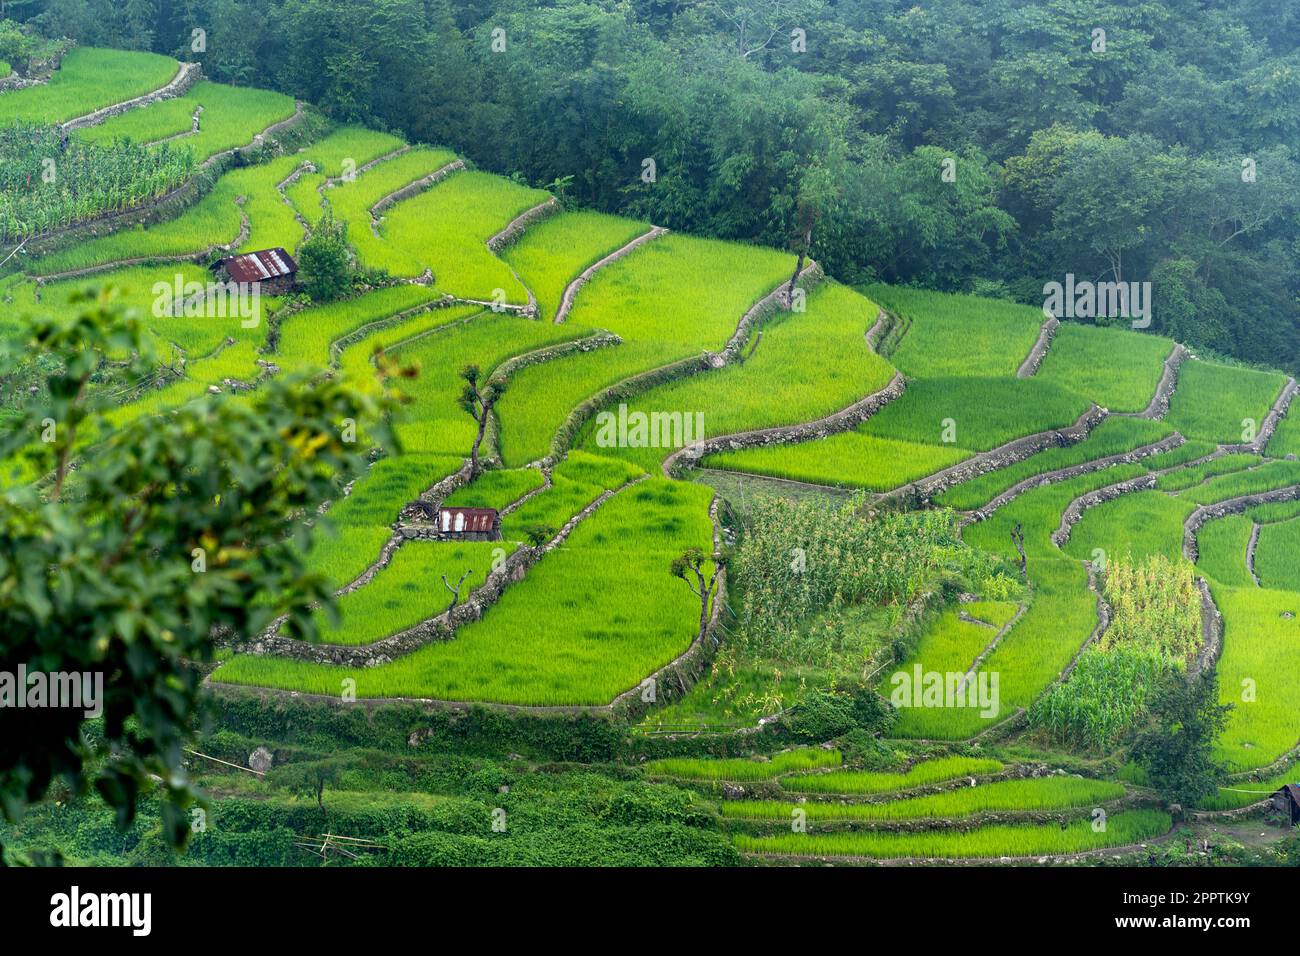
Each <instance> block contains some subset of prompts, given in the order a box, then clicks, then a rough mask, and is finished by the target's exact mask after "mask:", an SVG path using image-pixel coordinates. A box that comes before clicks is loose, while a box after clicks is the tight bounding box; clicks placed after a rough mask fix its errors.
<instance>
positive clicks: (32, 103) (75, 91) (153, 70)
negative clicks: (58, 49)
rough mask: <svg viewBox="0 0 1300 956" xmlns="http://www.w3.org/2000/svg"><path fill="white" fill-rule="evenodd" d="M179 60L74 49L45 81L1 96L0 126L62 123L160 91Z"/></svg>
mask: <svg viewBox="0 0 1300 956" xmlns="http://www.w3.org/2000/svg"><path fill="white" fill-rule="evenodd" d="M179 68H180V64H179V63H177V62H176V61H175V60H173V59H172V58H171V57H168V56H159V55H158V54H155V53H136V52H129V51H126V50H109V49H102V48H99V47H75V48H74V49H72V50H69V51H68V52H67V54H66V55H65V56H64V57H63V60H62V63H61V65H60V67H59V69H58V70H56V71H55V72H54V75H53V76H51V77H50V80H49V82H48V83H44V84H42V85H39V86H30V87H28V88H27V89H23V90H13V91H10V92H7V93H5V94H4V95H3V96H0V126H10V125H12V124H13V123H15V122H17V121H19V120H23V121H26V122H29V123H66V122H67V121H68V120H71V119H75V118H76V117H78V116H85V115H86V114H88V113H93V112H95V111H96V110H99V109H103V108H104V107H105V106H112V105H113V104H114V103H121V102H124V101H126V100H130V99H134V98H135V97H137V96H144V95H145V94H146V93H152V92H153V91H154V90H158V89H162V88H163V87H164V86H166V85H167V84H168V83H170V82H171V80H172V78H173V77H174V76H175V75H176V71H177V70H178V69H179Z"/></svg>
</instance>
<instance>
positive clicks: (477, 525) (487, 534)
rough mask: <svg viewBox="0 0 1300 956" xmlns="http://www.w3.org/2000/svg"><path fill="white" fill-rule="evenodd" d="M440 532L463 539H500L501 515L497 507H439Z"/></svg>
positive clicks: (449, 536) (438, 521)
mask: <svg viewBox="0 0 1300 956" xmlns="http://www.w3.org/2000/svg"><path fill="white" fill-rule="evenodd" d="M437 523H438V533H439V534H441V535H444V536H446V537H448V538H457V539H460V540H463V541H500V540H501V515H500V514H498V513H497V510H496V509H495V508H448V507H443V508H439V509H438V517H437Z"/></svg>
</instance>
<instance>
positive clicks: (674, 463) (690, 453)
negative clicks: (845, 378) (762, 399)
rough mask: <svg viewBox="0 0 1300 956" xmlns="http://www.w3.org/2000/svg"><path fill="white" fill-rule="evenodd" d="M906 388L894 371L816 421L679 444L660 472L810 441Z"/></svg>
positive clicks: (860, 418)
mask: <svg viewBox="0 0 1300 956" xmlns="http://www.w3.org/2000/svg"><path fill="white" fill-rule="evenodd" d="M906 388H907V380H906V379H904V378H903V375H902V373H901V372H895V373H894V377H893V379H891V380H890V382H889V384H888V385H886V386H885V387H884V388H882V389H880V390H879V391H877V392H873V393H872V394H870V395H868V396H867V397H866V398H864V399H862V400H860V401H858V402H855V403H853V404H852V405H850V406H849V407H848V408H844V409H841V410H840V411H838V412H835V413H834V414H831V415H827V416H826V417H825V418H819V419H817V420H816V421H811V422H802V423H800V424H798V425H781V426H776V427H773V428H761V429H756V430H754V431H748V432H738V433H736V434H734V435H719V436H718V437H716V438H708V439H705V440H704V441H702V442H696V443H695V444H693V445H689V446H687V447H686V448H679V449H678V450H677V451H675V452H673V453H672V454H671V455H669V456H668V458H666V459H665V460H664V463H663V473H664V475H666V476H667V477H669V478H674V477H678V475H679V474H680V473H681V471H683V470H684V469H686V468H689V467H690V466H691V465H693V464H694V463H695V462H697V461H699V460H700V459H702V458H704V457H705V456H706V455H713V454H716V453H718V452H723V451H739V450H740V449H742V448H756V447H762V446H765V445H780V444H791V443H796V442H805V441H812V440H815V439H819V438H825V437H827V436H828V435H834V434H836V433H837V432H842V431H847V430H848V429H850V428H853V427H854V426H855V425H858V424H860V423H861V422H864V421H866V420H867V419H869V418H870V417H871V416H872V415H874V414H876V412H878V411H879V410H880V409H881V408H883V407H884V406H885V405H887V404H889V403H890V402H892V401H894V400H895V399H897V398H898V397H899V396H900V395H902V394H903V392H904V391H905V390H906Z"/></svg>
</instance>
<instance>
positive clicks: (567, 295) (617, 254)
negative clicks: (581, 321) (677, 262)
mask: <svg viewBox="0 0 1300 956" xmlns="http://www.w3.org/2000/svg"><path fill="white" fill-rule="evenodd" d="M667 232H668V230H667V229H665V228H664V227H663V226H651V227H650V229H649V230H648V231H646V232H643V233H642V234H641V235H639V236H637V237H636V238H635V239H633V240H632V241H631V242H628V243H625V244H624V245H622V246H619V247H618V248H617V249H615V250H614V251H613V252H611V253H610V254H609V255H607V256H604V257H602V258H600V259H598V260H596V261H595V262H593V263H592V264H591V265H589V266H587V268H585V269H583V270H582V272H580V273H579V274H578V276H577V278H575V279H573V281H571V282H570V283H569V284H568V285H567V286H565V287H564V294H563V295H562V296H561V297H560V304H559V306H558V307H557V308H556V310H555V318H554V319H553V320H552V321H553V322H554V323H555V324H556V325H559V324H560V323H561V322H563V321H564V320H565V319H566V318H568V316H569V313H570V312H571V311H572V310H573V300H574V299H576V298H577V296H578V292H579V290H581V289H582V287H583V286H584V285H586V284H587V283H588V282H590V281H591V277H592V276H594V275H595V274H596V273H597V272H599V271H600V270H601V269H603V268H605V266H607V265H609V264H610V263H611V262H615V261H617V260H619V259H621V258H623V257H624V256H625V255H627V254H628V253H630V252H632V251H634V250H635V249H637V248H639V247H640V246H643V245H645V244H646V243H647V242H650V241H651V240H652V239H658V238H659V237H660V236H662V235H664V234H666V233H667Z"/></svg>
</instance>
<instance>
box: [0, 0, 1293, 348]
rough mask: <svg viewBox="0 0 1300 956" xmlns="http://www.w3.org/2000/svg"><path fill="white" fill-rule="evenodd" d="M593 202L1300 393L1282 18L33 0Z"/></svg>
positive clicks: (78, 24) (1289, 103) (81, 32)
mask: <svg viewBox="0 0 1300 956" xmlns="http://www.w3.org/2000/svg"><path fill="white" fill-rule="evenodd" d="M7 7H8V15H10V16H14V17H16V18H18V19H20V20H26V21H31V22H33V23H34V24H35V25H36V26H37V27H38V28H39V29H40V30H41V31H42V32H44V33H46V34H47V35H66V36H69V37H72V38H74V39H76V40H77V41H79V42H81V43H85V44H97V45H108V46H119V47H128V48H137V49H152V50H155V51H158V52H163V53H169V54H173V55H177V56H180V57H182V58H187V59H198V60H201V61H202V63H203V65H204V69H205V71H206V72H207V73H208V75H209V76H210V77H212V78H214V79H217V80H225V81H229V82H236V83H242V84H249V85H259V86H267V85H273V86H275V87H276V88H278V89H280V90H282V91H285V92H289V93H292V94H294V95H295V96H298V97H301V98H303V99H306V100H310V101H312V102H314V103H317V104H319V105H320V106H321V107H322V108H323V109H324V110H325V111H326V112H327V113H329V114H330V115H331V116H332V117H334V118H337V119H342V120H351V119H355V120H365V121H367V122H370V123H380V124H384V125H387V126H388V127H389V128H391V129H392V130H394V131H398V132H400V133H402V134H404V135H405V136H407V137H409V138H412V139H416V140H423V141H428V142H435V143H444V144H447V145H450V146H453V147H454V148H456V149H457V150H459V151H461V152H462V153H463V154H464V155H466V156H467V157H469V158H471V159H472V160H474V161H475V162H477V163H478V164H479V165H480V166H482V167H484V168H486V169H489V170H492V171H495V172H500V173H505V174H510V175H515V176H517V177H519V178H522V179H523V180H525V181H527V182H529V183H530V184H535V185H542V186H547V187H549V188H551V189H552V190H553V191H556V192H557V193H559V194H561V195H563V196H565V197H566V198H567V199H569V200H570V201H572V202H574V203H576V204H578V205H582V206H590V207H594V208H597V209H602V210H607V211H617V212H620V213H623V214H628V215H634V216H640V217H645V218H648V219H652V220H653V221H655V222H656V223H660V224H663V225H666V226H669V227H671V228H675V229H681V230H689V231H692V232H696V233H702V234H707V235H712V236H718V237H726V238H738V239H746V240H753V241H757V242H762V243H766V244H769V245H787V244H791V243H794V244H796V245H800V246H802V245H803V244H804V243H805V241H806V240H807V238H808V236H809V234H810V233H811V242H812V254H813V255H814V256H815V257H817V258H818V259H819V260H820V261H821V262H823V264H824V265H825V266H826V267H827V268H828V270H829V271H830V272H831V273H832V274H833V275H835V276H837V277H838V278H841V279H843V280H847V281H854V282H857V281H868V280H875V279H879V280H884V281H888V282H895V283H915V284H918V285H924V286H929V287H934V288H940V289H948V290H961V291H973V292H977V293H980V294H985V295H1002V296H1010V297H1013V298H1016V299H1019V300H1021V301H1024V302H1027V303H1031V304H1034V305H1041V304H1042V302H1043V286H1044V284H1045V283H1047V282H1052V281H1058V282H1059V281H1064V277H1065V276H1066V275H1067V274H1073V275H1074V276H1076V277H1078V278H1079V279H1080V280H1083V279H1090V280H1094V281H1126V282H1150V283H1151V287H1150V288H1151V291H1152V294H1153V296H1154V313H1155V322H1154V327H1155V328H1156V329H1159V330H1160V331H1163V332H1164V333H1166V334H1168V335H1170V336H1173V337H1175V338H1178V339H1181V340H1184V341H1187V342H1189V343H1191V344H1193V345H1195V346H1199V347H1202V348H1208V349H1213V350H1217V351H1219V352H1222V353H1228V354H1231V355H1234V356H1237V357H1239V358H1241V359H1243V360H1246V361H1252V362H1263V363H1267V364H1271V365H1281V366H1284V367H1286V368H1288V369H1295V368H1297V367H1298V366H1300V344H1298V343H1300V335H1297V334H1296V332H1297V325H1300V242H1298V241H1297V238H1296V236H1297V229H1296V226H1297V217H1298V216H1300V168H1298V167H1297V162H1296V155H1295V150H1296V144H1297V143H1298V142H1300V6H1296V5H1293V4H1278V3H1274V2H1270V0H1221V2H1214V3H1210V2H1203V0H1145V2H1136V3H1106V2H1099V0H1048V2H1042V0H987V2H982V3H972V2H969V0H960V2H959V0H924V2H914V0H907V2H899V0H840V2H834V0H620V2H613V0H606V2H584V0H554V2H551V3H546V4H540V3H533V2H527V0H368V2H364V3H360V2H355V0H175V2H167V0H25V2H22V0H20V2H18V3H10V4H8V5H7Z"/></svg>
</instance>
